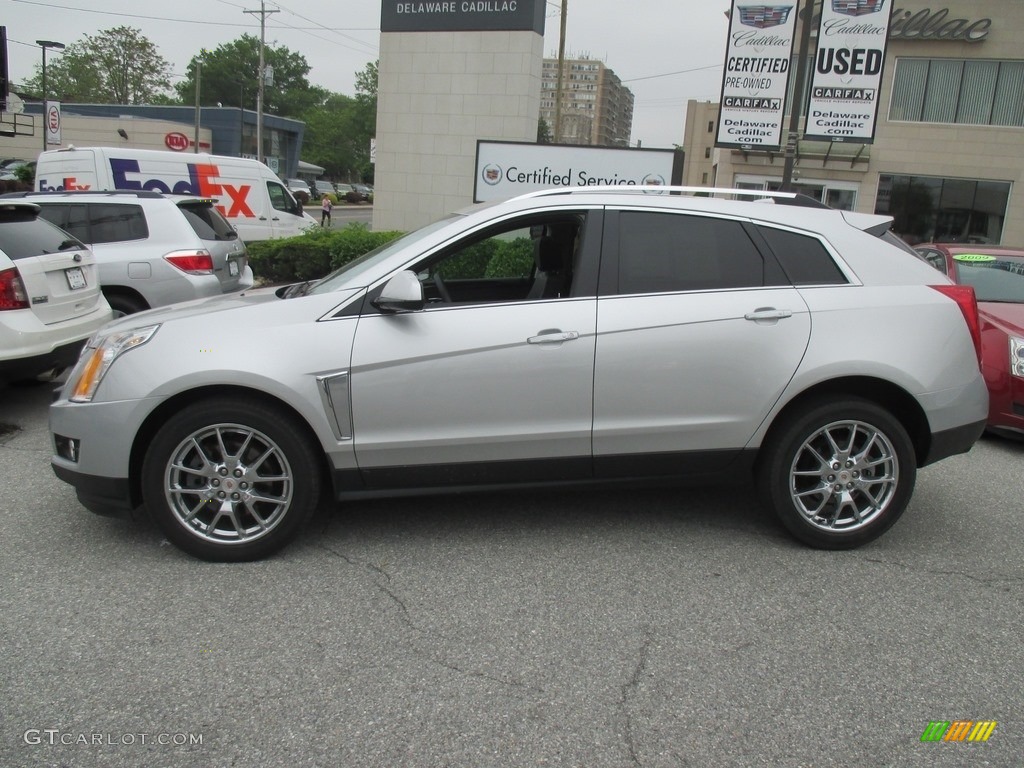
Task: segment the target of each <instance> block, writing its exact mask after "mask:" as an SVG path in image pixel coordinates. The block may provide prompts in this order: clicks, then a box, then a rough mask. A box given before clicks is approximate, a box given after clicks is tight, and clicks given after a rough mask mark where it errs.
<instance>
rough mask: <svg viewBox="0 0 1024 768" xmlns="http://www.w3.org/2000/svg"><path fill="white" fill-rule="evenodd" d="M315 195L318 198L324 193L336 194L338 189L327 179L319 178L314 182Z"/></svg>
mask: <svg viewBox="0 0 1024 768" xmlns="http://www.w3.org/2000/svg"><path fill="white" fill-rule="evenodd" d="M315 183H316V197H317V199H318V200H319V199H320V198H322V197H323V196H324V195H336V194H338V191H337V190H336V189H335V188H334V185H333V184H331V182H329V181H325V180H323V179H319V180H317V181H316V182H315Z"/></svg>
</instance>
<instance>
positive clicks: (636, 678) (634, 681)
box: [619, 627, 654, 765]
mask: <svg viewBox="0 0 1024 768" xmlns="http://www.w3.org/2000/svg"><path fill="white" fill-rule="evenodd" d="M643 632H644V642H643V645H642V646H640V654H639V658H638V659H637V663H636V666H634V667H633V674H631V675H630V676H629V680H627V681H626V683H625V684H624V685H623V686H622V688H621V689H620V690H621V693H622V695H621V697H620V698H619V709H620V710H622V714H623V718H624V720H625V727H624V731H625V733H624V734H623V738H624V739H625V741H626V749H627V750H628V751H629V759H630V760H631V761H632V763H633V765H642V763H641V762H640V756H639V755H638V754H637V745H636V737H635V736H634V735H633V716H632V715H630V714H629V710H628V708H627V707H628V705H629V694H630V692H631V691H636V689H637V688H638V687H639V685H640V678H641V677H642V676H643V674H644V672H645V671H646V669H647V657H648V656H649V655H650V652H651V645H652V644H653V643H654V632H653V631H651V629H650V627H645V628H644V631H643Z"/></svg>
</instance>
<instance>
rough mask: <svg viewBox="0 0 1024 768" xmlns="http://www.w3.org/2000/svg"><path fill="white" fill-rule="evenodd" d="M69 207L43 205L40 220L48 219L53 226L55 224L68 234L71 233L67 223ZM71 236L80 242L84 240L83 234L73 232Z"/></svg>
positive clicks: (40, 207)
mask: <svg viewBox="0 0 1024 768" xmlns="http://www.w3.org/2000/svg"><path fill="white" fill-rule="evenodd" d="M69 207H70V206H67V205H41V206H39V209H40V210H39V218H40V219H46V220H47V221H48V222H50V223H51V224H54V225H56V226H58V227H60V228H61V229H63V230H65V231H67V232H71V230H69V229H68V221H67V219H68V208H69ZM71 234H73V235H74V236H75V237H77V238H78V239H79V240H81V239H82V236H81V234H80V233H78V232H72V233H71Z"/></svg>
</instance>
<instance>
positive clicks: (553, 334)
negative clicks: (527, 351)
mask: <svg viewBox="0 0 1024 768" xmlns="http://www.w3.org/2000/svg"><path fill="white" fill-rule="evenodd" d="M579 337H580V335H579V333H578V332H576V331H541V332H540V334H538V335H537V336H531V337H530V338H528V339H527V340H526V343H527V344H561V343H562V342H563V341H573V340H574V339H578V338H579Z"/></svg>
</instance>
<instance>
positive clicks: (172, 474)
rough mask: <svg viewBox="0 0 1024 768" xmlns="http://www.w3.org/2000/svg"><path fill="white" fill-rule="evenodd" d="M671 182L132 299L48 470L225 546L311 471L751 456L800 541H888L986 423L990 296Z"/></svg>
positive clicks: (601, 470)
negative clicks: (311, 278)
mask: <svg viewBox="0 0 1024 768" xmlns="http://www.w3.org/2000/svg"><path fill="white" fill-rule="evenodd" d="M679 191H680V192H685V191H686V190H679ZM691 191H692V190H691ZM701 191H702V192H707V190H701ZM665 192H666V188H664V187H651V188H646V187H638V188H630V189H622V188H589V189H588V188H581V189H573V190H564V189H562V190H553V191H550V192H544V193H534V194H530V195H526V196H523V197H519V198H516V199H513V200H510V201H506V202H502V203H498V204H494V205H490V206H486V207H483V208H476V209H473V210H471V211H469V212H465V213H463V214H459V215H455V216H452V217H450V218H448V219H446V220H443V221H440V222H437V223H435V224H433V225H431V226H428V227H426V228H424V229H421V230H419V231H417V232H414V233H412V234H409V235H407V236H405V237H403V238H401V239H399V240H397V241H393V242H392V243H390V244H388V245H386V246H384V247H382V248H380V249H378V250H377V251H375V252H371V253H369V254H366V255H365V256H363V257H361V258H359V259H356V260H355V261H353V262H351V263H349V264H347V265H346V266H344V267H342V268H341V269H339V270H338V271H336V272H334V273H333V274H331V275H329V276H327V277H326V278H324V279H323V280H321V281H319V282H318V283H316V284H315V285H313V287H312V288H311V289H309V290H305V291H284V290H278V291H274V290H271V289H263V290H257V291H251V292H248V293H245V294H242V295H236V296H231V297H225V298H221V299H214V300H207V301H202V302H194V303H190V304H186V305H179V306H177V307H175V308H173V309H169V310H155V311H153V312H150V313H147V314H146V315H143V316H140V317H138V318H125V319H123V320H121V321H118V322H116V323H114V324H112V325H110V326H108V327H107V328H106V329H104V330H103V331H102V332H101V333H99V334H97V335H96V336H95V337H94V338H93V339H92V340H91V341H90V342H89V344H88V346H87V348H86V350H85V351H84V352H83V356H82V358H81V359H80V361H79V363H78V366H77V367H76V368H75V370H74V371H73V372H72V373H71V375H70V376H69V378H68V380H67V383H66V385H65V386H64V388H63V391H62V392H61V393H60V396H59V399H58V400H57V401H56V402H54V403H53V405H52V407H51V414H50V423H51V429H52V432H53V444H54V450H55V455H54V457H53V467H54V470H55V471H56V473H57V475H58V476H59V477H60V478H62V479H64V480H66V481H67V482H69V483H71V484H72V485H74V486H75V488H76V490H77V492H78V497H79V499H80V500H81V502H82V503H83V504H84V505H85V506H86V507H88V508H89V509H91V510H93V511H95V512H99V513H103V514H125V515H130V516H138V515H141V514H148V515H149V516H151V517H152V519H153V520H154V521H155V522H156V524H157V525H158V526H159V527H160V528H161V530H162V531H163V532H164V534H165V535H166V536H167V537H168V538H169V539H170V540H171V541H172V542H174V543H175V544H176V545H178V546H179V547H181V548H182V549H184V550H185V551H187V552H189V553H191V554H193V555H195V556H198V557H201V558H207V559H212V560H245V559H252V558H258V557H262V556H265V555H267V554H269V553H271V552H273V551H275V550H277V549H279V548H280V547H281V546H283V545H284V544H286V543H287V542H288V541H289V540H290V539H291V538H292V537H293V536H294V535H295V534H296V532H297V531H298V530H299V528H300V527H301V526H302V524H303V522H304V521H305V520H306V519H307V517H308V516H309V515H310V514H311V512H312V510H313V509H314V507H315V506H316V505H317V503H318V500H319V498H320V495H321V492H326V493H330V494H332V495H333V496H334V497H336V498H339V499H343V498H352V497H358V496H360V495H366V494H389V493H407V492H410V491H416V490H425V489H435V490H436V489H437V488H459V489H460V490H465V489H467V488H494V487H499V486H508V485H514V484H515V485H546V484H549V483H554V482H558V483H576V482H591V483H604V482H609V483H622V482H624V481H636V482H639V481H643V480H651V479H655V480H666V479H677V478H678V479H682V478H692V477H698V478H701V479H707V480H712V479H716V478H717V479H725V480H727V481H729V480H735V479H736V478H742V477H746V476H748V474H749V473H751V472H753V475H754V477H755V478H756V480H757V483H758V486H759V488H760V493H761V496H762V498H763V500H764V503H765V504H766V505H767V506H768V507H770V508H772V509H773V510H774V511H775V512H776V514H777V515H778V517H779V518H780V520H781V522H782V523H783V524H784V525H785V526H786V527H787V528H788V529H789V530H790V531H791V532H792V533H793V534H794V535H795V536H796V537H797V538H799V539H800V540H802V541H804V542H806V543H807V544H810V545H812V546H815V547H823V548H830V549H839V548H847V547H854V546H857V545H860V544H863V543H865V542H868V541H871V540H872V539H874V538H875V537H877V536H879V535H880V534H881V533H883V532H884V531H885V530H887V529H888V528H889V527H890V526H891V525H893V523H895V522H896V520H897V518H898V517H899V516H900V515H901V514H902V512H903V511H904V509H905V508H906V506H907V503H908V502H909V500H910V497H911V494H912V492H913V488H914V481H915V477H916V471H917V468H918V467H922V466H925V465H927V464H930V463H932V462H935V461H938V460H940V459H943V458H945V457H947V456H950V455H953V454H957V453H962V452H965V451H967V450H969V449H970V447H971V446H972V445H973V443H974V442H975V440H976V439H977V438H978V437H979V435H980V434H981V432H982V430H983V428H984V425H985V418H986V415H987V405H988V399H987V393H986V388H985V383H984V381H983V379H982V377H981V373H980V371H979V367H978V350H979V344H980V337H979V326H978V316H977V308H976V304H975V301H974V296H973V293H972V291H971V289H970V288H969V287H961V286H955V285H952V284H951V283H950V281H949V280H948V279H946V278H945V277H944V276H942V275H940V274H938V273H937V272H936V271H935V270H934V269H932V268H931V267H930V266H928V265H927V264H925V263H923V262H922V261H921V260H919V259H918V258H917V257H916V256H915V255H914V254H913V253H912V252H911V251H910V250H909V249H907V248H906V246H902V245H901V244H900V243H899V241H898V240H896V239H895V238H894V237H892V235H891V234H889V233H888V229H889V224H890V223H891V222H890V220H889V219H888V218H885V217H881V216H872V215H866V214H855V213H850V212H842V211H836V210H831V209H826V208H823V207H813V206H811V205H810V202H811V201H808V200H807V199H804V200H801V199H800V198H798V197H796V196H794V195H786V194H783V193H777V194H775V195H773V196H771V200H774V201H775V202H774V204H773V203H772V202H770V201H769V202H767V203H766V202H756V201H743V200H736V199H731V198H729V197H727V196H726V195H724V194H719V193H718V192H717V191H716V192H715V195H716V196H714V197H696V196H692V197H691V196H686V195H683V194H665ZM743 194H748V193H739V192H735V191H731V192H730V195H731V196H732V197H737V196H742V195H743ZM756 194H757V195H758V196H762V197H763V194H762V193H756ZM801 202H807V203H808V205H800V203H801ZM782 203H789V204H782ZM793 203H796V204H795V205H794V204H793ZM286 297H287V298H286Z"/></svg>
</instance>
